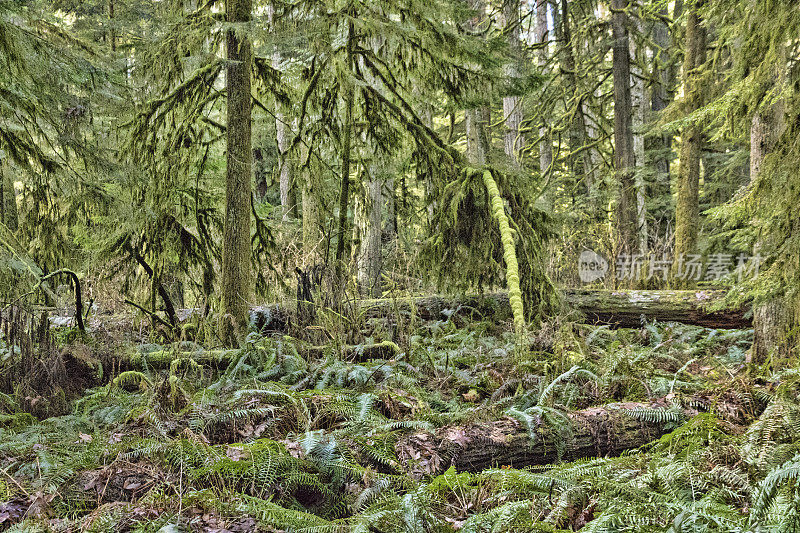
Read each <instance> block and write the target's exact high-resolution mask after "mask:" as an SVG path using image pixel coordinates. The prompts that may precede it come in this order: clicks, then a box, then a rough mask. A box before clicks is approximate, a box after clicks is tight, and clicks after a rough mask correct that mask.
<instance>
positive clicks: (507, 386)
mask: <svg viewBox="0 0 800 533" xmlns="http://www.w3.org/2000/svg"><path fill="white" fill-rule="evenodd" d="M493 333H494V332H493V331H492V328H491V326H490V325H488V324H484V323H480V322H474V323H469V324H467V326H466V327H457V325H456V324H454V323H453V322H452V321H450V320H447V321H441V322H433V323H427V324H424V325H422V326H420V327H418V328H417V329H416V330H415V331H414V332H413V334H412V335H411V336H410V337H409V346H410V348H409V349H407V350H405V351H403V353H402V354H400V355H398V356H396V357H393V358H392V359H377V360H348V359H345V358H342V356H341V355H337V351H335V350H331V351H330V352H326V353H324V354H323V355H322V356H321V357H316V358H310V357H308V355H307V353H308V352H307V351H306V349H305V347H304V345H303V343H301V342H299V341H297V340H294V339H291V338H288V337H285V338H266V337H259V336H256V335H252V336H251V337H250V338H249V342H248V343H247V345H246V346H245V347H243V348H242V349H240V350H238V351H235V352H230V351H227V352H224V353H223V352H220V351H214V350H210V349H209V350H206V349H205V348H203V347H202V346H200V345H197V344H194V343H185V342H184V343H180V344H175V345H169V346H154V345H139V346H132V347H127V348H125V347H121V348H120V353H125V354H127V355H126V357H127V360H128V361H129V363H128V366H127V368H123V370H124V371H122V372H118V373H117V374H116V376H109V377H108V379H107V380H106V382H105V384H104V385H102V386H99V387H95V388H93V389H89V390H87V391H86V392H85V394H84V395H83V396H82V397H81V398H79V399H78V400H76V401H74V402H73V404H72V412H71V413H70V414H68V415H65V416H58V417H51V418H46V419H43V420H37V419H35V418H34V417H33V416H32V415H30V414H28V413H27V412H26V411H25V410H24V409H22V408H21V404H20V401H19V398H17V397H16V395H15V394H2V395H0V465H2V472H1V475H0V501H3V502H4V503H2V504H0V524H2V526H10V527H11V529H10V531H79V530H80V531H189V530H198V531H210V530H213V527H216V526H219V525H220V524H227V525H228V526H230V527H231V528H234V527H240V528H244V529H238V530H254V529H258V530H261V531H273V530H280V531H308V532H312V531H319V532H327V531H363V532H375V531H386V532H395V531H408V532H422V531H434V532H435V531H453V530H459V531H464V532H489V531H492V532H503V531H507V532H514V531H573V530H581V531H757V530H758V531H792V530H796V529H797V528H800V504H799V503H798V502H800V494H799V493H798V491H799V490H800V489H798V482H797V478H798V475H800V445H798V443H800V407H798V402H797V393H798V390H799V389H800V387H798V385H800V373H798V372H796V371H794V370H784V371H783V372H782V373H775V374H772V375H767V376H759V377H757V378H756V377H753V376H751V375H750V374H748V373H747V372H746V367H745V366H744V365H743V360H744V354H745V352H746V350H747V349H748V347H749V343H750V342H751V332H747V331H743V332H742V331H721V330H708V329H702V328H695V327H688V326H679V325H674V324H646V325H644V326H643V327H642V328H641V329H638V330H616V331H613V330H610V329H608V328H606V327H590V326H579V325H575V324H568V325H564V326H561V327H560V329H559V330H557V332H556V334H554V335H553V338H552V339H550V343H549V346H548V347H547V348H546V349H541V350H531V351H530V353H528V354H523V356H522V357H520V354H519V352H515V351H514V350H515V346H516V342H515V341H516V339H515V338H514V336H513V335H511V334H506V335H503V334H500V335H495V334H493ZM132 351H133V353H134V355H133V356H132V357H131V352H132ZM610 402H623V403H621V404H620V405H622V406H623V407H624V408H625V416H629V417H631V418H632V419H634V420H638V421H639V422H640V423H641V424H651V425H658V427H661V428H663V429H664V431H666V433H665V434H664V435H663V436H661V437H660V438H656V439H655V440H652V441H651V442H650V443H649V444H647V445H645V446H643V447H641V448H638V449H631V450H628V451H626V452H624V453H622V455H620V456H618V457H598V458H588V459H579V460H577V461H568V460H561V461H556V462H554V463H550V464H544V465H539V466H530V467H527V468H515V467H514V465H513V464H504V463H502V462H501V463H498V464H495V465H493V466H490V467H488V468H484V469H481V470H479V471H475V472H471V471H458V469H457V468H455V467H453V466H449V465H448V464H447V457H444V458H442V461H443V462H442V464H441V465H440V466H439V467H438V468H437V469H435V471H433V473H431V474H429V475H422V476H420V475H419V473H418V472H416V471H415V470H414V468H413V465H412V464H410V463H409V462H408V461H406V460H403V459H402V457H406V458H407V457H409V456H414V453H415V451H414V450H413V449H412V450H411V451H409V448H408V446H410V444H409V442H411V441H410V440H409V436H415V437H416V438H418V439H422V441H424V442H431V443H432V444H431V445H432V446H434V447H435V446H436V445H438V444H437V443H438V442H440V441H441V439H442V438H444V437H443V436H442V435H444V434H445V433H444V428H448V430H449V431H450V433H448V434H456V435H458V432H457V431H456V430H458V428H473V429H472V430H473V431H474V430H475V429H474V428H491V427H492V424H494V423H496V422H497V421H503V420H505V421H506V423H507V424H511V426H512V427H517V428H518V430H519V431H520V432H523V433H525V434H527V438H528V439H529V440H528V442H529V443H530V444H529V445H530V446H536V445H537V442H539V441H540V439H542V438H549V439H551V441H553V442H554V443H555V445H556V446H557V447H558V455H559V457H562V455H563V454H564V453H565V452H566V451H568V449H569V446H570V445H571V442H572V441H573V440H574V438H575V431H576V426H575V425H574V423H573V418H572V413H573V412H575V411H577V410H581V409H585V408H590V407H592V406H600V405H603V404H607V403H610ZM625 402H627V403H625ZM453 431H456V432H455V433H452V432H453ZM464 431H466V429H465V430H464ZM487 431H488V429H487ZM662 432H663V431H662ZM425 435H427V436H428V437H424V436H425ZM543 436H546V437H543ZM426 438H427V439H428V440H427V441H425V439H426ZM484 438H489V436H488V435H487V436H486V437H484ZM400 452H403V453H400ZM416 453H417V455H419V451H417V452H416ZM564 459H566V458H564ZM243 520H247V522H243ZM237 524H238V526H237ZM243 524H244V525H243ZM215 525H216V526H215ZM231 530H233V531H236V530H237V529H231Z"/></svg>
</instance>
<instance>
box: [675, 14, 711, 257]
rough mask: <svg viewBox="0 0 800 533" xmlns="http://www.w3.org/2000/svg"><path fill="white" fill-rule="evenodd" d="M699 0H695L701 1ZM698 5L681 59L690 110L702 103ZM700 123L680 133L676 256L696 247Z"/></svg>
mask: <svg viewBox="0 0 800 533" xmlns="http://www.w3.org/2000/svg"><path fill="white" fill-rule="evenodd" d="M700 3H701V2H698V4H700ZM697 9H698V6H697V5H696V6H693V7H692V8H690V10H689V13H688V17H687V20H686V39H685V40H686V52H685V55H684V59H683V85H684V101H685V112H686V113H687V114H691V113H693V112H695V111H697V110H698V109H700V107H701V106H702V102H703V92H702V91H703V88H702V84H701V83H700V73H699V69H700V67H701V66H702V65H703V63H705V49H706V39H705V29H704V28H703V26H702V21H701V20H700V16H699V14H698V11H697ZM702 135H703V132H702V126H701V125H699V124H690V125H688V126H686V128H684V130H683V132H682V133H681V154H680V169H679V172H678V194H677V196H678V199H677V204H676V206H675V257H685V256H686V255H688V254H694V253H696V251H697V235H698V233H699V229H700V228H699V226H700V207H699V205H700V204H699V202H700V199H699V198H700V154H701V150H702V143H703V139H702Z"/></svg>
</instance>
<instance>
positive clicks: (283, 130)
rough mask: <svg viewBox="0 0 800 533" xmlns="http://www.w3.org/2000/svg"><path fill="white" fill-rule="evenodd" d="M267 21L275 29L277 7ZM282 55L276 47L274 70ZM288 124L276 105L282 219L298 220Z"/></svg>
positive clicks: (277, 68) (276, 68)
mask: <svg viewBox="0 0 800 533" xmlns="http://www.w3.org/2000/svg"><path fill="white" fill-rule="evenodd" d="M267 21H268V22H269V24H270V26H271V27H273V28H274V24H275V6H274V5H273V4H271V3H270V4H268V5H267ZM281 61H282V59H281V53H280V51H279V50H278V47H277V45H275V47H274V49H273V52H272V68H274V69H275V70H278V71H280V68H281ZM288 126H289V125H288V124H287V123H286V114H285V113H284V112H283V109H282V108H281V104H280V103H277V102H276V104H275V141H276V144H277V146H278V175H279V178H278V186H279V189H280V195H281V211H282V214H281V218H282V219H283V220H288V219H289V218H290V217H295V218H297V214H298V213H297V193H296V189H295V186H294V164H293V163H294V162H293V161H292V159H291V158H290V157H289V154H288V151H289V145H290V139H289V135H288V133H287V131H288Z"/></svg>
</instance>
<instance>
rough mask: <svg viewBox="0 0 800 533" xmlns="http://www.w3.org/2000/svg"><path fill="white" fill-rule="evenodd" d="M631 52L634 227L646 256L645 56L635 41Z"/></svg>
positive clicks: (637, 20)
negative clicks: (634, 194)
mask: <svg viewBox="0 0 800 533" xmlns="http://www.w3.org/2000/svg"><path fill="white" fill-rule="evenodd" d="M634 20H635V23H636V24H635V27H636V29H637V30H638V31H639V32H641V26H642V21H641V20H639V19H634ZM631 48H632V52H633V60H634V62H633V65H632V66H631V74H632V75H633V76H632V78H633V90H632V93H631V104H632V106H633V117H632V119H631V125H632V126H633V155H634V159H635V161H636V173H635V175H634V187H635V188H636V226H637V234H638V237H639V253H640V254H642V255H647V250H648V228H647V204H646V199H647V183H646V182H645V169H646V165H645V157H644V125H645V124H646V123H647V108H648V107H649V104H648V103H647V98H646V92H645V83H644V68H643V65H644V64H645V61H646V58H647V54H645V53H640V52H643V51H640V50H639V47H638V46H636V45H635V40H634V41H632V44H631Z"/></svg>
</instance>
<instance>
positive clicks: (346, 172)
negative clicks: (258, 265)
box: [335, 21, 355, 283]
mask: <svg viewBox="0 0 800 533" xmlns="http://www.w3.org/2000/svg"><path fill="white" fill-rule="evenodd" d="M354 33H355V27H354V25H353V22H352V21H351V22H350V24H349V27H348V30H347V52H346V53H347V68H348V71H352V69H353V46H354V44H355V43H354V41H355V35H354ZM345 83H347V86H346V87H345V88H344V107H345V109H344V128H343V131H342V168H341V172H342V177H341V179H342V182H341V190H340V191H339V231H338V235H337V242H336V258H335V259H336V279H337V281H338V282H340V283H341V282H343V281H344V266H345V265H344V262H345V259H346V258H348V257H350V242H349V238H348V237H349V232H348V224H347V210H348V207H349V205H350V159H351V156H352V154H351V148H350V147H351V144H352V142H353V139H352V137H353V105H354V100H355V88H354V87H353V86H352V85H350V81H349V80H346V81H345Z"/></svg>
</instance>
